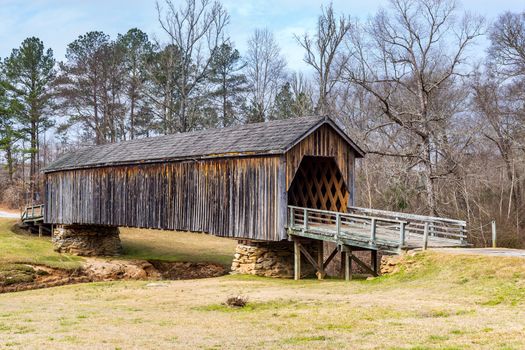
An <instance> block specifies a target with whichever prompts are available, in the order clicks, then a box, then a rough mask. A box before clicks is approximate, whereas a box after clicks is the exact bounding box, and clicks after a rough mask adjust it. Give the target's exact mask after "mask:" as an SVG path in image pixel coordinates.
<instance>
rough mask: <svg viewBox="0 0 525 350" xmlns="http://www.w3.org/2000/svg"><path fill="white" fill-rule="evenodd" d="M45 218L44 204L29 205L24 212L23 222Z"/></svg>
mask: <svg viewBox="0 0 525 350" xmlns="http://www.w3.org/2000/svg"><path fill="white" fill-rule="evenodd" d="M43 218H44V204H39V205H33V206H28V207H25V208H24V211H23V212H22V217H21V219H22V222H25V221H35V220H39V219H43Z"/></svg>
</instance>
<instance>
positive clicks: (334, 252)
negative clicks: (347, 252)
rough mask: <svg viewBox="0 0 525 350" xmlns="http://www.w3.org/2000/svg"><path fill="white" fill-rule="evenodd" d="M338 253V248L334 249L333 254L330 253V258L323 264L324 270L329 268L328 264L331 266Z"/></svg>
mask: <svg viewBox="0 0 525 350" xmlns="http://www.w3.org/2000/svg"><path fill="white" fill-rule="evenodd" d="M337 252H338V249H337V247H335V248H334V250H333V251H332V253H330V255H329V256H328V258H327V259H326V261H325V262H324V263H323V269H326V267H327V266H328V264H330V262H331V261H332V260H333V259H334V257H335V256H336V255H337Z"/></svg>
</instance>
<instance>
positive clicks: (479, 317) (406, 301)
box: [0, 220, 525, 350]
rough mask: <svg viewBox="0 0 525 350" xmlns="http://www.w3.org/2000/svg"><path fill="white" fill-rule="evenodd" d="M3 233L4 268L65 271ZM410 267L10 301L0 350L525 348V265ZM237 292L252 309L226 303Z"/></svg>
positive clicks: (197, 250) (141, 237) (454, 259)
mask: <svg viewBox="0 0 525 350" xmlns="http://www.w3.org/2000/svg"><path fill="white" fill-rule="evenodd" d="M0 224H1V225H0V229H1V228H3V233H2V232H0V233H2V234H1V235H0V240H1V241H0V247H3V248H6V249H9V251H6V250H5V249H4V250H0V262H2V257H4V258H5V259H7V260H5V262H6V263H7V262H8V261H13V259H14V258H16V256H15V255H17V256H20V257H21V258H23V259H21V260H27V259H30V258H31V259H35V260H37V261H41V262H43V263H50V264H51V263H60V264H63V263H64V262H62V261H60V262H59V260H60V259H62V258H60V259H58V258H59V257H57V256H55V255H51V250H50V243H49V242H48V241H46V240H43V239H38V238H30V237H19V236H13V235H12V234H10V233H9V232H7V231H6V229H7V227H9V225H10V224H9V222H8V221H5V220H4V221H3V222H2V221H1V220H0ZM0 231H2V230H0ZM122 238H123V241H124V245H125V247H126V250H127V253H128V254H129V255H128V257H145V258H148V257H155V258H159V257H164V258H166V259H168V260H192V261H197V260H199V259H200V260H202V261H212V262H221V263H223V264H228V263H229V261H230V260H231V255H230V252H231V253H232V254H233V248H234V246H235V241H232V240H227V239H220V238H216V237H211V236H205V235H196V234H190V233H179V232H163V231H147V230H131V229H124V230H122ZM30 254H32V256H30ZM40 255H41V256H40ZM68 259H69V258H68ZM405 259H406V261H404V264H403V265H402V268H401V269H400V271H399V272H398V273H396V274H394V275H392V276H384V277H380V278H376V279H373V280H368V281H365V280H354V281H352V282H344V281H340V280H325V281H317V280H303V281H299V282H296V281H292V280H276V279H267V278H256V277H249V276H226V277H221V278H213V279H204V280H186V281H170V282H168V281H165V282H155V283H151V282H140V281H139V282H110V283H90V284H81V285H70V286H64V287H57V288H51V289H43V290H34V291H27V292H20V293H11V294H1V295H0V349H4V348H5V349H86V348H89V349H159V348H166V349H173V348H176V349H236V350H238V349H242V348H245V349H344V348H351V349H414V350H415V349H419V350H421V349H449V350H450V349H524V348H525V337H524V334H525V307H524V306H525V259H519V258H499V257H479V256H458V255H451V254H437V253H427V254H421V255H417V256H415V257H406V258H405ZM75 263H78V261H76V262H75ZM232 295H242V296H244V297H247V299H248V303H247V304H246V305H245V306H244V307H242V308H232V307H229V306H227V305H225V304H224V301H225V300H226V299H227V298H228V297H231V296H232Z"/></svg>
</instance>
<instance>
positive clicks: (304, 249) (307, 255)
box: [299, 244, 319, 271]
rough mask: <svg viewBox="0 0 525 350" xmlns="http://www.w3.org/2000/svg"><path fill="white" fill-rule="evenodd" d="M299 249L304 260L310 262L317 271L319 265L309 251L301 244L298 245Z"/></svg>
mask: <svg viewBox="0 0 525 350" xmlns="http://www.w3.org/2000/svg"><path fill="white" fill-rule="evenodd" d="M299 249H300V251H301V252H302V253H303V254H304V256H305V258H306V260H308V261H309V262H310V264H312V265H313V267H315V269H316V270H317V271H319V266H317V262H316V261H315V259H314V258H313V257H312V255H310V252H308V250H306V248H305V247H304V246H303V245H302V244H300V245H299Z"/></svg>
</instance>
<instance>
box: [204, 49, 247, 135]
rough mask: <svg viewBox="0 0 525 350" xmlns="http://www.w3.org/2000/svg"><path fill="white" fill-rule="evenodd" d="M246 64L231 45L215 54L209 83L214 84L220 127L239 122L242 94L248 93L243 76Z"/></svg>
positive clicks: (214, 98) (212, 95) (212, 94)
mask: <svg viewBox="0 0 525 350" xmlns="http://www.w3.org/2000/svg"><path fill="white" fill-rule="evenodd" d="M244 67H245V64H244V63H243V62H242V61H241V56H240V54H239V51H237V50H236V49H234V48H233V47H232V46H231V45H230V44H229V43H223V44H222V45H221V46H219V47H217V48H216V50H214V52H213V57H212V61H211V70H210V77H209V81H210V82H211V83H212V86H213V87H212V91H211V97H212V99H213V100H214V101H215V103H216V104H217V115H218V116H219V119H220V121H219V123H218V124H219V125H220V126H223V127H225V126H229V125H232V124H233V123H235V122H236V121H238V120H239V119H240V118H239V114H240V112H239V108H238V106H240V105H241V103H242V94H243V92H245V91H246V83H247V81H246V77H245V75H244V74H242V70H243V69H244Z"/></svg>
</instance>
